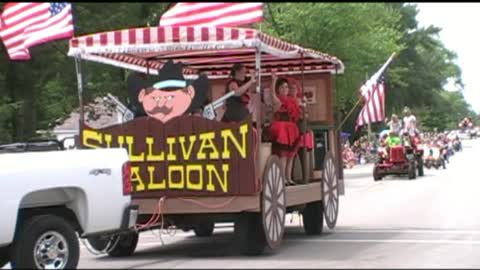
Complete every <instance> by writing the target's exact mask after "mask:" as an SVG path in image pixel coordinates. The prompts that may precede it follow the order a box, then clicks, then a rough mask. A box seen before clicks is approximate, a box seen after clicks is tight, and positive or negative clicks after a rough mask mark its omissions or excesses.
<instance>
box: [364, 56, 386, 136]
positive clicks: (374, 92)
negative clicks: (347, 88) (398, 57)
mask: <svg viewBox="0 0 480 270" xmlns="http://www.w3.org/2000/svg"><path fill="white" fill-rule="evenodd" d="M394 57H395V53H393V54H392V55H391V56H390V58H388V60H387V62H385V64H384V65H383V66H382V67H381V68H380V69H379V70H378V71H377V72H376V73H375V74H373V76H372V77H371V78H370V79H369V80H368V81H366V82H365V83H364V84H363V85H362V86H361V87H360V89H359V94H360V96H361V98H362V99H363V101H364V106H363V108H362V110H361V111H360V114H359V115H358V118H357V121H356V125H355V126H356V127H355V128H356V129H358V128H360V127H361V126H363V125H366V124H368V123H377V122H382V121H384V120H385V71H386V69H387V67H388V65H389V64H390V62H391V61H392V60H393V58H394Z"/></svg>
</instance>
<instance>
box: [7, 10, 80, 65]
mask: <svg viewBox="0 0 480 270" xmlns="http://www.w3.org/2000/svg"><path fill="white" fill-rule="evenodd" d="M0 21H1V23H0V37H1V39H2V41H3V44H4V45H5V48H6V49H7V51H8V55H9V56H10V59H11V60H28V59H30V52H29V51H28V49H29V48H30V47H32V46H35V45H38V44H41V43H45V42H49V41H52V40H57V39H62V38H69V37H72V36H73V22H72V7H71V4H69V3H13V2H11V3H7V4H6V5H5V7H4V8H3V12H2V14H1V15H0Z"/></svg>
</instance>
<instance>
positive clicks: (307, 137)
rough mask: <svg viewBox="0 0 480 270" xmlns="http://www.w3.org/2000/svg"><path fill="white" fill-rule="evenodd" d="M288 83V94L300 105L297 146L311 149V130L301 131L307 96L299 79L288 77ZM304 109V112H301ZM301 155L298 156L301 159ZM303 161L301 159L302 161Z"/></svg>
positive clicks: (306, 115) (306, 114)
mask: <svg viewBox="0 0 480 270" xmlns="http://www.w3.org/2000/svg"><path fill="white" fill-rule="evenodd" d="M288 84H289V86H290V89H289V92H288V95H289V96H291V97H293V98H295V100H296V101H297V104H298V106H299V107H300V110H301V111H300V119H299V121H298V128H299V130H300V133H301V134H300V136H301V137H300V140H299V144H300V145H299V148H306V150H308V151H311V150H312V149H313V132H312V131H311V130H307V131H306V133H305V134H304V133H303V130H302V124H303V121H302V120H303V116H304V115H305V118H308V111H307V98H306V97H305V96H304V95H303V91H301V90H302V86H301V84H300V82H299V81H297V80H296V79H294V78H292V77H290V78H288ZM304 111H305V114H304V113H303V112H304ZM302 158H303V156H301V157H300V159H302ZM302 162H303V161H302Z"/></svg>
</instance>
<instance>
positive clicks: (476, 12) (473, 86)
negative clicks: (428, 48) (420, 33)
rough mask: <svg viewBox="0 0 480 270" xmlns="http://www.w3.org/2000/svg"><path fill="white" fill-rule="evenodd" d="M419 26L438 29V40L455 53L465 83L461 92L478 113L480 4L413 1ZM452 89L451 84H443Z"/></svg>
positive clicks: (479, 98)
mask: <svg viewBox="0 0 480 270" xmlns="http://www.w3.org/2000/svg"><path fill="white" fill-rule="evenodd" d="M416 5H417V7H418V10H419V13H418V15H417V21H418V22H419V26H420V27H427V26H429V25H434V26H437V27H440V28H442V31H441V32H440V39H441V40H442V42H443V43H444V44H445V47H447V48H448V49H450V50H452V51H455V52H456V53H457V55H458V58H457V64H458V65H459V66H460V68H461V70H462V80H463V83H464V84H465V88H464V90H463V95H464V97H465V99H466V100H467V102H468V103H470V105H472V108H473V110H475V111H476V112H480V68H479V66H478V64H479V61H478V60H480V34H479V32H478V27H479V26H480V3H416ZM445 88H446V89H447V90H454V87H453V86H452V84H449V85H447V86H445Z"/></svg>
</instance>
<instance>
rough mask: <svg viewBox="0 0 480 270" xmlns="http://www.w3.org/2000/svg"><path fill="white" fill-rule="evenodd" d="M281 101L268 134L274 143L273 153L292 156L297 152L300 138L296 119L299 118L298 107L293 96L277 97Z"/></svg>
mask: <svg viewBox="0 0 480 270" xmlns="http://www.w3.org/2000/svg"><path fill="white" fill-rule="evenodd" d="M278 98H279V99H280V101H281V103H282V105H281V106H280V109H279V110H278V111H277V112H275V114H274V120H273V122H272V125H271V126H270V136H271V138H272V141H273V143H274V147H273V152H274V154H276V155H278V156H281V157H285V156H286V157H294V156H295V154H296V153H297V150H298V146H299V139H300V130H299V129H298V126H297V121H298V119H299V118H300V107H299V106H298V103H297V101H296V99H295V98H293V97H289V96H279V97H278Z"/></svg>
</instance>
